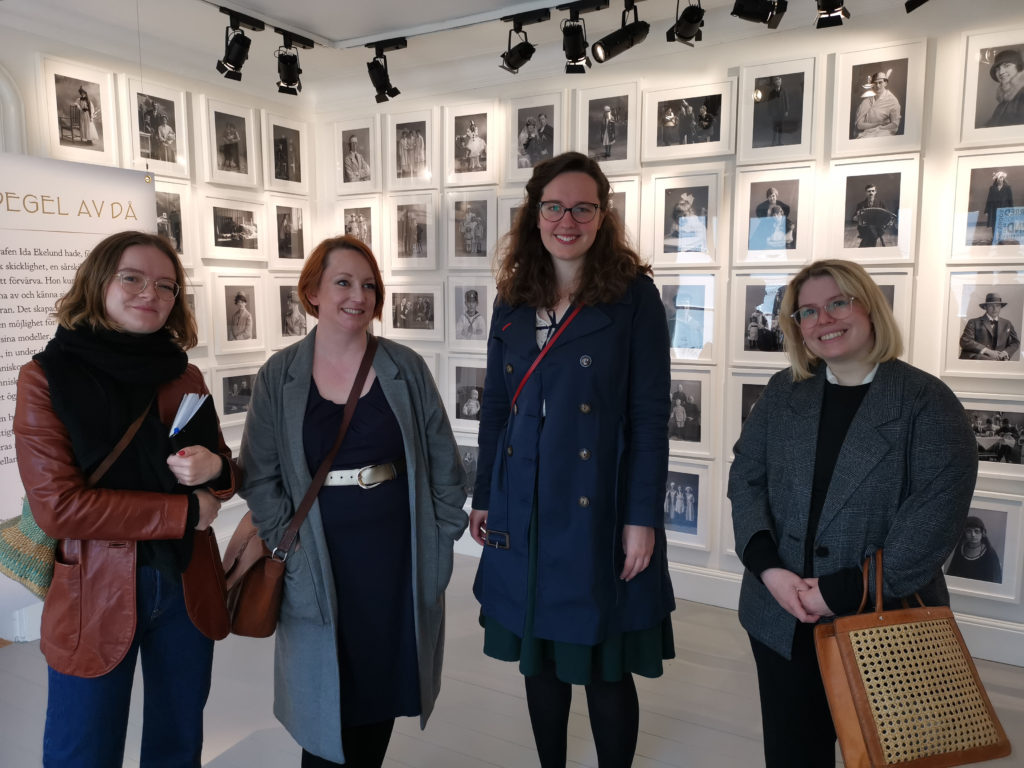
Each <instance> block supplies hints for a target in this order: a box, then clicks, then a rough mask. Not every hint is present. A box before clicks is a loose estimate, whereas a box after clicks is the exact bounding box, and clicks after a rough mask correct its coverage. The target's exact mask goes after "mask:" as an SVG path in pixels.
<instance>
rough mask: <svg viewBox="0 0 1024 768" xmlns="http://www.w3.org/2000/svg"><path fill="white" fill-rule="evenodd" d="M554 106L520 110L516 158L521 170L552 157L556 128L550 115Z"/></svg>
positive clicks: (517, 119) (517, 122)
mask: <svg viewBox="0 0 1024 768" xmlns="http://www.w3.org/2000/svg"><path fill="white" fill-rule="evenodd" d="M554 108H555V107H554V104H549V105H546V106H541V107H530V108H528V109H520V110H518V112H517V114H516V125H517V132H516V151H517V153H518V156H517V158H516V162H517V165H518V166H519V167H520V168H532V167H533V166H535V165H536V164H537V163H539V162H540V161H541V160H545V159H547V158H549V157H551V154H552V151H553V148H554V144H555V126H554V124H553V123H552V122H551V119H550V118H549V115H551V114H553V113H554Z"/></svg>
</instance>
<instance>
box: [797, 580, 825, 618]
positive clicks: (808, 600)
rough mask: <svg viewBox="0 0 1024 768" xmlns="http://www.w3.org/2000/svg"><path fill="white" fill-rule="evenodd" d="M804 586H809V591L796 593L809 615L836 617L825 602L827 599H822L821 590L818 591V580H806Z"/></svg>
mask: <svg viewBox="0 0 1024 768" xmlns="http://www.w3.org/2000/svg"><path fill="white" fill-rule="evenodd" d="M804 584H806V585H807V589H805V590H803V591H802V592H797V593H796V594H797V597H798V598H800V604H801V605H802V606H803V607H804V610H805V611H807V613H808V614H816V615H818V616H833V615H835V613H834V611H833V610H832V609H831V608H829V607H828V604H827V603H826V602H825V598H824V597H822V595H821V590H820V589H818V580H817V579H804Z"/></svg>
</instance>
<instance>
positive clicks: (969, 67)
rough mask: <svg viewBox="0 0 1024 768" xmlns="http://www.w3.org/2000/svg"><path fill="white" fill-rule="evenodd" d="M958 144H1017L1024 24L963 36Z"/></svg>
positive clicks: (1022, 104)
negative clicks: (961, 105) (960, 121)
mask: <svg viewBox="0 0 1024 768" xmlns="http://www.w3.org/2000/svg"><path fill="white" fill-rule="evenodd" d="M965 43H966V45H965V47H966V52H965V57H964V105H963V122H962V124H961V129H960V145H961V146H964V147H969V146H985V145H988V146H991V145H996V144H1019V143H1020V137H1021V131H1022V130H1024V127H1022V126H1024V74H1022V73H1024V26H1022V27H1016V28H1008V29H1001V30H999V31H997V32H987V33H984V34H975V35H967V36H966V41H965Z"/></svg>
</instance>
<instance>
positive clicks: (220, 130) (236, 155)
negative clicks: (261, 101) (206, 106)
mask: <svg viewBox="0 0 1024 768" xmlns="http://www.w3.org/2000/svg"><path fill="white" fill-rule="evenodd" d="M213 129H214V132H215V133H216V135H217V170H219V171H226V172H229V173H238V174H241V175H243V176H244V175H247V174H248V173H249V146H248V142H247V140H246V128H245V119H244V118H242V117H239V116H238V115H233V114H231V113H227V112H217V111H214V113H213Z"/></svg>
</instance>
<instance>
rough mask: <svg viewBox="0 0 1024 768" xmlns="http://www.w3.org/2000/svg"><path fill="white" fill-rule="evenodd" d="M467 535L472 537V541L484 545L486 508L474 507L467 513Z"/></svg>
mask: <svg viewBox="0 0 1024 768" xmlns="http://www.w3.org/2000/svg"><path fill="white" fill-rule="evenodd" d="M469 535H470V536H472V537H473V541H475V542H476V543H477V544H479V545H480V546H481V547H482V546H484V544H485V543H486V542H485V538H486V536H487V510H486V509H474V510H471V511H470V513H469Z"/></svg>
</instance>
